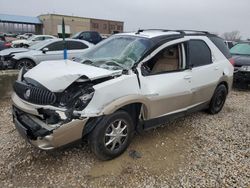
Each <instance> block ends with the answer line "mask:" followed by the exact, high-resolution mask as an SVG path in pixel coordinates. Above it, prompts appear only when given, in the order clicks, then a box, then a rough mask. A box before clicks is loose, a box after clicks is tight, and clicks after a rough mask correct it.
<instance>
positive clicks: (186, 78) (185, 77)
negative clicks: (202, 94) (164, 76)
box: [184, 75, 192, 80]
mask: <svg viewBox="0 0 250 188" xmlns="http://www.w3.org/2000/svg"><path fill="white" fill-rule="evenodd" d="M191 78H192V76H191V75H186V76H184V79H185V80H189V79H191Z"/></svg>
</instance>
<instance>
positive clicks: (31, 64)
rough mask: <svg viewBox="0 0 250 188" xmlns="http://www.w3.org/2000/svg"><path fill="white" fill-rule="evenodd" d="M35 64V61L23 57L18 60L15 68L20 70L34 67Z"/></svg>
mask: <svg viewBox="0 0 250 188" xmlns="http://www.w3.org/2000/svg"><path fill="white" fill-rule="evenodd" d="M34 66H35V63H34V62H33V61H32V60H30V59H21V60H19V61H17V62H16V64H15V69H18V70H20V69H21V68H23V67H24V68H26V69H32V68H33V67H34Z"/></svg>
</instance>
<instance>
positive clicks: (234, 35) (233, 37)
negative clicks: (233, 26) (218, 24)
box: [222, 31, 241, 41]
mask: <svg viewBox="0 0 250 188" xmlns="http://www.w3.org/2000/svg"><path fill="white" fill-rule="evenodd" d="M222 37H223V38H224V39H225V40H230V41H240V39H241V35H240V32H239V31H231V32H226V33H223V34H222Z"/></svg>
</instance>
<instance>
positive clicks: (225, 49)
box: [209, 36, 232, 59]
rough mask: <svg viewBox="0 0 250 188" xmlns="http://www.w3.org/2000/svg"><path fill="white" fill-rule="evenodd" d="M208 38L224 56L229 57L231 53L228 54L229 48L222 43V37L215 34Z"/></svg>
mask: <svg viewBox="0 0 250 188" xmlns="http://www.w3.org/2000/svg"><path fill="white" fill-rule="evenodd" d="M209 38H210V40H211V41H212V42H213V43H214V44H215V46H216V47H217V48H218V49H219V50H220V51H221V52H222V53H223V54H224V56H225V57H226V58H227V59H230V58H231V57H232V55H231V54H230V52H229V49H228V47H227V46H226V44H225V43H224V41H223V39H221V38H219V37H216V36H211V37H209Z"/></svg>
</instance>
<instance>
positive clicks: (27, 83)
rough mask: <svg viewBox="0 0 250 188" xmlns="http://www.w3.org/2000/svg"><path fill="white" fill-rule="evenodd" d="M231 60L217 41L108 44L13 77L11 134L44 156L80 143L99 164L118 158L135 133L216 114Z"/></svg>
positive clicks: (159, 34)
mask: <svg viewBox="0 0 250 188" xmlns="http://www.w3.org/2000/svg"><path fill="white" fill-rule="evenodd" d="M230 58H231V55H230V53H229V50H228V49H227V47H226V46H225V44H224V41H223V40H222V39H221V38H219V37H217V36H216V35H213V34H210V33H207V32H198V31H193V32H191V31H168V30H152V31H151V30H148V31H147V30H146V31H145V30H139V31H138V32H136V33H123V34H117V35H113V36H111V37H109V38H108V39H106V40H104V41H103V42H101V43H99V44H97V45H96V46H94V47H93V48H91V49H89V50H88V51H86V52H85V53H84V54H83V56H82V59H81V61H79V62H78V63H77V62H73V61H70V60H68V61H66V62H65V61H49V62H44V63H41V64H39V65H38V66H36V67H34V68H33V69H31V70H29V71H28V72H26V71H25V70H22V71H21V72H20V73H19V76H18V80H17V81H16V82H15V84H14V93H13V95H12V100H13V104H14V106H13V118H14V123H15V125H16V128H17V130H18V131H19V132H20V134H21V135H22V136H23V137H24V138H26V139H27V140H29V142H30V143H31V144H33V145H35V146H37V147H38V148H40V149H43V150H50V149H54V148H58V147H60V146H63V145H66V144H68V143H70V142H73V141H76V140H78V139H79V140H81V139H82V138H83V137H84V136H86V135H87V138H88V140H89V144H90V146H91V149H92V151H93V152H94V153H95V154H96V156H97V157H98V158H100V159H103V160H107V159H112V158H114V157H117V156H119V155H120V154H121V153H123V152H124V151H125V150H126V148H127V147H128V145H129V143H130V142H131V140H132V137H133V134H134V132H135V131H138V132H141V131H144V130H149V129H151V128H154V127H157V126H159V125H162V124H165V123H166V122H168V121H169V120H173V119H175V118H177V117H181V116H184V115H186V114H189V113H191V112H194V111H198V110H202V109H206V110H207V111H208V112H209V113H210V114H217V113H219V112H220V111H221V109H222V108H223V105H224V103H225V100H226V97H227V94H228V92H229V91H230V89H231V85H232V80H233V69H234V68H233V66H232V64H231V63H230V61H231V60H230Z"/></svg>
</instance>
